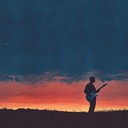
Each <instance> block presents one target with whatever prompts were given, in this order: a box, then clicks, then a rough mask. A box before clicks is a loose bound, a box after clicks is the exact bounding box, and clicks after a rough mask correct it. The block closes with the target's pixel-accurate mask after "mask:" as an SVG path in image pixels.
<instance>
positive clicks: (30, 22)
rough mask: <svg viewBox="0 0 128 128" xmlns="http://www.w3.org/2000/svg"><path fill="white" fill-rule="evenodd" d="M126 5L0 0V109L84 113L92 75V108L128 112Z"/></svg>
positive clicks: (111, 0) (88, 0)
mask: <svg viewBox="0 0 128 128" xmlns="http://www.w3.org/2000/svg"><path fill="white" fill-rule="evenodd" d="M127 4H128V1H126V0H121V1H120V0H116V1H115V0H98V1H95V0H86V1H85V0H63V1H62V0H61V1H60V0H54V1H53V0H36V1H34V0H11V1H10V0H1V1H0V19H1V20H0V106H1V107H9V108H17V107H25V108H27V107H31V108H40V109H41V108H43V109H44V108H46V109H59V110H63V109H64V108H65V110H74V111H75V110H76V111H79V110H84V106H85V107H87V103H86V101H85V99H84V94H83V89H84V87H85V85H86V84H87V83H88V78H89V77H90V76H92V75H93V76H96V78H97V82H96V87H97V88H98V87H99V86H100V85H102V82H107V83H109V85H110V86H107V87H106V89H105V88H104V89H103V92H101V95H99V102H98V109H107V107H108V108H110V109H116V108H119V109H120V108H121V109H122V108H128V101H127V99H128V95H127V94H128V91H127V90H128V59H127V58H128V22H127V21H128V17H127V14H128V8H127ZM113 101H116V102H113ZM73 106H74V107H73ZM75 106H76V107H75ZM86 109H87V108H86Z"/></svg>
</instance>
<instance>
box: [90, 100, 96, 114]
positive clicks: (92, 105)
mask: <svg viewBox="0 0 128 128" xmlns="http://www.w3.org/2000/svg"><path fill="white" fill-rule="evenodd" d="M95 106H96V98H94V99H93V100H92V101H91V102H90V107H89V111H88V112H89V113H93V112H94V110H95Z"/></svg>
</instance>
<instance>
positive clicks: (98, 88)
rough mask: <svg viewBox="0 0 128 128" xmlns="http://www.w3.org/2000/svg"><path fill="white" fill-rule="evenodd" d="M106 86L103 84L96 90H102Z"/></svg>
mask: <svg viewBox="0 0 128 128" xmlns="http://www.w3.org/2000/svg"><path fill="white" fill-rule="evenodd" d="M106 85H107V84H104V85H102V86H101V87H100V88H98V89H97V90H100V89H102V88H103V87H105V86H106Z"/></svg>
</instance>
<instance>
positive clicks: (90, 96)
mask: <svg viewBox="0 0 128 128" xmlns="http://www.w3.org/2000/svg"><path fill="white" fill-rule="evenodd" d="M106 85H107V84H104V85H102V86H101V87H100V88H98V89H97V90H96V91H93V92H91V93H90V94H87V95H86V99H87V100H88V101H89V102H91V101H92V100H93V99H94V98H95V97H96V96H98V95H97V94H96V93H98V92H99V91H100V90H101V89H102V88H103V87H105V86H106Z"/></svg>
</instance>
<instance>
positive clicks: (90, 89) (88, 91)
mask: <svg viewBox="0 0 128 128" xmlns="http://www.w3.org/2000/svg"><path fill="white" fill-rule="evenodd" d="M93 83H95V77H90V82H89V83H88V84H87V85H86V87H85V89H84V93H85V94H86V99H87V100H88V101H89V103H90V107H89V111H88V112H89V113H93V112H94V110H95V106H96V95H94V96H93V97H91V93H93V92H94V93H97V92H99V91H100V90H96V88H95V86H94V84H93Z"/></svg>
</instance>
